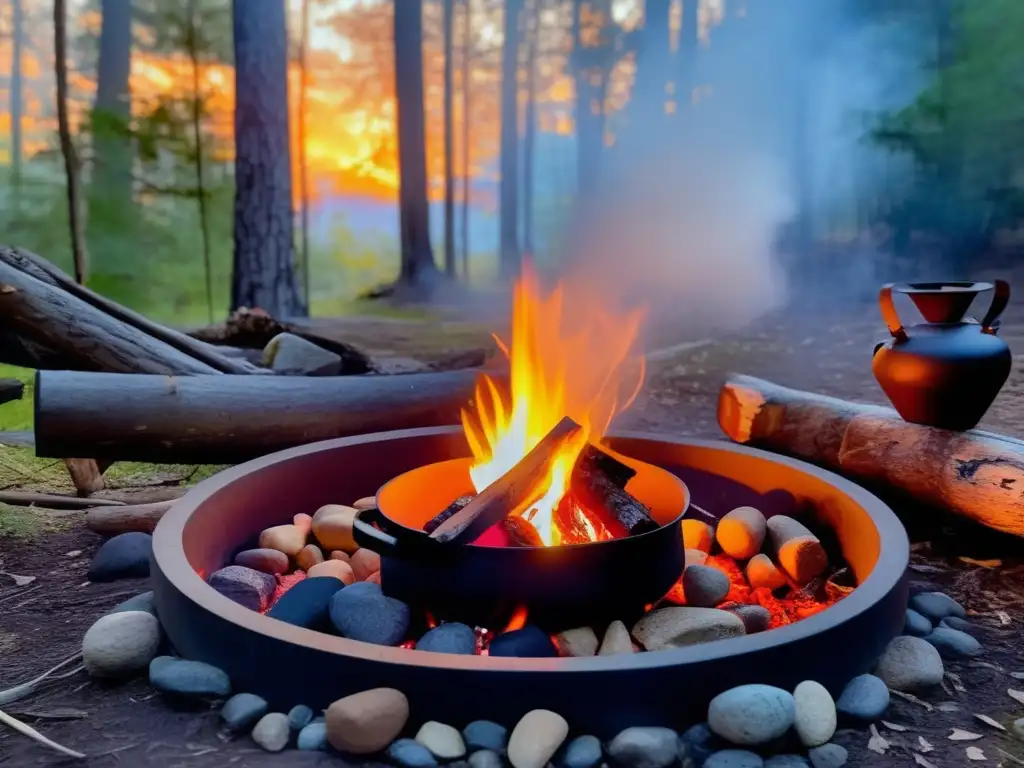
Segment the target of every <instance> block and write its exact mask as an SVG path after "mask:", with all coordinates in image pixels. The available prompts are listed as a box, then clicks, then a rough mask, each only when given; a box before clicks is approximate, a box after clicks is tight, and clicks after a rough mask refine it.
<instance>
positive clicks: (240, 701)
mask: <svg viewBox="0 0 1024 768" xmlns="http://www.w3.org/2000/svg"><path fill="white" fill-rule="evenodd" d="M269 709H270V705H268V704H267V702H266V700H264V699H263V698H261V697H259V696H257V695H256V694H254V693H236V694H235V695H234V696H232V697H231V698H230V699H228V700H227V701H225V702H224V707H223V708H222V709H221V711H220V719H221V720H223V721H224V725H225V726H227V728H228V730H231V731H247V730H249V729H250V728H252V727H253V726H254V725H256V723H257V722H258V721H259V719H260V718H261V717H263V716H264V715H265V714H267V710H269Z"/></svg>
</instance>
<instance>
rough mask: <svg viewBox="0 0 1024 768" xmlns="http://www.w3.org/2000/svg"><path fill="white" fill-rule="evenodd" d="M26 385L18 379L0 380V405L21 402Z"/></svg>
mask: <svg viewBox="0 0 1024 768" xmlns="http://www.w3.org/2000/svg"><path fill="white" fill-rule="evenodd" d="M24 393H25V385H24V384H22V383H21V382H20V381H18V379H0V404H2V403H10V402H12V401H14V400H21V396H22V395H23V394H24Z"/></svg>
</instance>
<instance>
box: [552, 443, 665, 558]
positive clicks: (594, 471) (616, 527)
mask: <svg viewBox="0 0 1024 768" xmlns="http://www.w3.org/2000/svg"><path fill="white" fill-rule="evenodd" d="M634 474H636V473H635V471H634V470H633V469H632V468H631V467H629V466H627V465H626V464H623V463H622V462H620V461H619V460H618V459H616V458H615V457H613V456H610V455H609V454H607V453H605V452H603V451H601V450H599V449H598V448H594V447H593V446H588V450H584V451H583V452H581V453H580V457H579V459H578V460H577V462H576V466H575V467H574V468H573V471H572V477H571V479H570V483H569V485H570V490H571V492H572V495H573V496H574V497H575V498H576V501H577V503H578V504H579V506H580V507H582V508H583V509H584V510H586V512H587V513H589V515H590V516H592V517H594V518H596V519H597V520H598V521H599V522H600V523H601V525H602V526H604V528H606V529H607V531H608V533H609V534H611V536H612V538H621V537H623V536H636V535H638V534H641V533H645V532H647V531H653V530H655V529H657V528H658V523H657V522H656V521H655V520H654V518H653V517H651V513H650V510H648V509H647V507H645V506H644V505H643V504H641V503H640V502H639V501H638V500H637V499H636V498H635V497H634V496H632V495H631V494H630V493H629V492H628V491H626V489H625V485H626V483H627V482H628V481H629V479H630V478H631V477H632V476H633V475H634Z"/></svg>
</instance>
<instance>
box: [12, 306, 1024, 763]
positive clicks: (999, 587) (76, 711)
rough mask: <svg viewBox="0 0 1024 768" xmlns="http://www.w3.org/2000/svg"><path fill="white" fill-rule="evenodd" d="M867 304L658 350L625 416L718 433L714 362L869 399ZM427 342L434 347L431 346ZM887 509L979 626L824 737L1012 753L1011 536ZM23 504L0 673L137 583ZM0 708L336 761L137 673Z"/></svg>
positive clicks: (1019, 427) (73, 739)
mask: <svg viewBox="0 0 1024 768" xmlns="http://www.w3.org/2000/svg"><path fill="white" fill-rule="evenodd" d="M876 318H877V310H875V308H874V307H868V306H865V307H863V309H862V311H861V310H857V311H847V312H844V313H843V314H841V315H840V314H834V313H833V314H830V315H820V316H817V317H815V318H813V322H811V323H809V322H808V319H807V318H806V317H800V318H796V317H793V316H780V317H778V318H776V319H773V320H770V321H768V322H765V323H761V324H759V325H758V326H757V327H755V328H753V329H749V330H747V331H744V332H741V333H737V334H732V335H730V336H728V337H722V338H717V339H715V340H714V341H712V342H711V343H708V344H706V345H702V346H699V347H695V348H689V349H682V350H678V351H676V352H669V353H667V354H665V355H663V356H662V357H661V359H658V360H657V361H656V362H654V363H652V364H651V367H650V371H649V376H648V385H647V387H646V391H645V393H644V394H643V395H642V397H641V398H640V400H639V401H638V402H637V403H636V404H635V406H634V408H633V409H632V410H631V411H630V412H629V413H628V414H627V415H626V417H624V418H623V420H622V427H624V428H643V429H646V430H650V431H655V432H664V433H671V434H680V435H689V436H699V437H706V438H720V437H721V435H720V432H719V430H718V427H717V425H716V423H715V403H716V397H717V393H718V389H719V386H720V384H721V382H722V380H723V378H724V377H725V375H726V374H728V373H729V372H733V371H735V372H742V373H749V374H753V375H758V376H763V377H765V378H768V379H771V380H773V381H776V382H778V383H782V384H786V385H789V386H795V387H799V388H802V389H809V390H814V391H818V392H821V393H824V394H829V395H835V396H839V397H845V398H849V399H857V400H863V401H870V402H882V400H883V398H882V394H881V392H880V390H879V389H878V388H877V386H876V385H875V383H874V381H873V379H872V377H871V373H870V355H871V349H872V344H873V342H874V341H875V340H877V339H879V338H881V331H882V330H883V329H882V328H881V325H880V323H879V322H878V321H877V319H876ZM377 325H378V327H376V329H374V324H372V323H369V324H366V325H365V326H363V327H361V328H360V329H359V333H360V339H359V340H360V342H362V343H363V344H364V345H366V346H371V347H374V346H376V347H377V348H382V349H390V350H393V351H394V352H395V353H397V354H403V355H414V354H415V352H416V350H417V348H418V346H419V345H421V344H422V343H423V341H422V340H423V336H422V334H423V331H421V330H417V329H416V327H415V324H412V323H404V324H403V323H400V322H395V323H384V324H377ZM380 325H383V326H384V330H383V331H381V330H380V328H379V326H380ZM808 328H813V330H808ZM389 334H390V335H389ZM1002 334H1003V336H1004V337H1005V338H1006V339H1007V340H1008V342H1009V343H1010V345H1011V348H1012V349H1013V350H1014V352H1015V356H1016V358H1017V359H1018V360H1019V359H1020V358H1021V357H1024V311H1020V312H1018V313H1017V314H1016V316H1012V317H1010V318H1009V319H1008V320H1007V322H1006V323H1005V325H1004V330H1003V332H1002ZM480 337H481V334H480V330H479V329H478V328H473V329H470V330H468V331H467V332H466V333H465V334H464V336H463V337H460V338H459V339H458V340H457V341H456V342H455V343H454V344H449V345H448V346H455V347H458V346H459V345H463V346H467V345H475V344H478V343H479V339H480ZM665 340H666V343H665V345H664V347H667V348H671V347H672V346H674V345H675V344H677V343H681V342H686V341H689V340H692V339H688V338H687V336H686V334H683V333H680V334H678V337H677V339H676V340H675V341H673V340H672V339H670V338H667V337H666V339H665ZM669 342H671V343H669ZM432 344H433V346H431V350H432V353H433V351H436V350H437V349H439V346H438V345H437V343H436V342H432ZM1021 392H1024V366H1020V365H1019V363H1018V368H1017V370H1016V371H1015V372H1014V374H1013V375H1012V377H1011V380H1010V382H1009V383H1008V384H1007V386H1006V388H1005V389H1004V390H1003V392H1002V394H1001V395H1000V397H999V399H998V401H997V402H996V404H995V405H994V406H993V408H992V409H991V411H990V413H989V414H988V416H987V418H986V419H985V422H984V423H983V425H982V426H984V427H985V428H987V429H991V430H996V431H1000V432H1003V433H1006V434H1010V435H1013V436H1015V437H1019V438H1024V407H1022V406H1021V399H1020V395H1021ZM0 450H3V449H0ZM2 458H3V457H2V456H0V460H2ZM57 474H59V473H57V472H56V471H55V470H53V468H52V467H51V468H50V470H49V471H48V473H47V476H48V477H50V478H52V481H51V482H49V483H48V484H49V485H51V486H52V485H53V484H54V483H56V482H57V480H56V477H57ZM121 477H122V479H121V482H123V483H124V484H125V485H134V486H138V485H147V484H152V483H153V482H157V483H163V484H170V485H173V484H175V483H177V482H182V481H186V480H187V479H188V477H189V474H188V472H186V471H185V470H182V469H175V470H168V471H167V472H165V473H164V474H163V475H162V476H160V477H157V478H152V477H147V476H136V477H133V476H130V475H129V476H127V477H125V476H121ZM25 484H26V485H28V486H32V487H38V486H39V481H38V480H37V479H33V478H26V479H25ZM44 484H46V483H44ZM897 512H898V513H900V514H901V517H904V518H905V521H906V523H907V526H908V530H909V531H910V533H911V538H912V541H913V542H914V543H913V565H912V569H913V578H914V580H915V586H916V587H918V588H922V589H941V590H944V591H947V592H949V593H950V594H951V595H953V596H955V597H957V598H958V599H960V600H961V601H962V602H963V603H964V605H965V606H966V607H967V608H968V611H969V613H970V614H971V619H972V621H973V622H974V623H975V625H976V626H977V627H978V636H979V639H980V640H981V641H982V643H983V645H984V647H985V654H984V655H983V656H982V657H980V659H979V660H975V661H971V662H950V663H947V665H946V668H947V672H948V675H947V680H946V684H945V686H944V689H945V690H943V691H939V692H937V693H936V694H935V695H932V696H930V697H928V698H927V701H913V700H906V699H902V698H894V700H893V703H892V706H891V707H890V709H889V712H888V713H887V715H886V718H885V720H886V723H887V724H886V725H881V724H880V725H879V734H880V739H874V740H872V741H873V744H872V746H874V747H875V749H876V750H882V752H883V753H884V754H880V753H878V751H872V750H871V749H869V740H871V733H869V731H867V730H862V729H859V730H843V731H841V732H840V733H839V734H838V735H837V737H836V739H835V740H836V741H837V742H838V743H840V744H842V745H844V746H845V747H847V748H848V749H849V750H850V763H849V765H851V766H856V767H858V768H859V767H861V766H863V767H864V768H874V767H875V766H913V765H920V766H924V768H928V766H935V767H936V768H952V767H953V766H963V765H969V764H974V761H973V760H972V759H971V757H970V756H969V755H968V753H967V751H966V750H967V747H977V748H979V749H980V750H982V754H983V755H984V758H985V761H984V762H981V761H978V762H977V764H978V765H982V766H985V765H987V766H997V765H1004V766H1010V765H1024V742H1021V741H1018V740H1016V739H1015V738H1014V737H1013V736H1011V735H1009V734H1007V733H1004V732H1001V731H998V730H997V729H996V728H994V727H992V726H990V725H987V724H985V723H983V722H981V721H980V720H978V719H977V718H976V717H975V716H976V715H985V716H988V717H990V718H993V719H994V720H996V721H997V722H999V723H1002V724H1003V725H1004V726H1006V727H1007V728H1010V727H1011V724H1012V722H1013V720H1014V719H1016V718H1019V717H1022V716H1024V704H1022V703H1019V702H1017V701H1015V700H1014V699H1013V698H1012V697H1011V695H1010V694H1008V693H1007V690H1008V689H1018V690H1024V680H1022V679H1017V678H1015V677H1013V676H1012V675H1011V673H1014V672H1017V673H1024V655H1022V648H1021V642H1022V639H1024V635H1022V633H1021V625H1022V622H1024V557H1022V556H1024V546H1022V545H1021V542H1020V541H1018V540H1010V539H1008V538H1007V537H1002V536H998V535H994V534H990V533H988V532H985V531H981V530H979V529H978V528H977V527H975V526H973V525H971V524H969V523H966V522H965V521H960V520H953V519H949V518H947V517H945V516H942V515H938V514H929V515H922V514H920V513H911V512H910V511H909V510H906V509H902V508H897ZM20 514H22V515H29V516H30V518H29V519H28V520H27V521H25V525H23V526H21V527H19V526H13V527H12V526H9V525H8V526H4V528H3V529H2V530H4V531H5V533H0V571H2V572H3V573H5V574H17V575H21V576H34V577H36V578H35V580H34V581H33V582H32V583H31V584H27V585H25V586H16V585H15V584H14V583H13V581H12V579H11V578H10V577H8V576H3V575H0V689H5V688H10V687H12V686H14V685H16V684H18V683H21V682H24V681H26V680H29V679H31V678H32V677H34V676H35V675H38V674H40V673H42V672H43V671H45V670H47V669H49V668H50V667H52V666H54V665H55V664H57V663H59V662H60V661H62V660H64V659H65V658H67V657H68V656H70V655H71V654H73V653H75V652H76V651H77V650H78V649H79V647H80V642H81V637H82V634H83V633H84V632H85V630H86V629H87V628H88V627H89V625H90V624H91V623H92V622H93V621H94V620H95V619H96V618H98V617H99V616H101V615H102V614H103V613H104V612H105V611H107V610H108V609H109V608H111V607H113V606H114V605H116V604H117V603H119V602H120V601H122V600H124V599H126V598H127V597H129V596H131V595H134V594H136V593H138V592H140V591H143V590H144V589H146V584H145V582H144V580H143V581H121V582H117V583H115V584H110V585H99V584H89V583H88V582H87V581H86V578H85V572H86V569H87V567H88V563H89V560H90V557H91V555H92V554H93V553H94V552H95V550H96V548H97V547H98V546H99V544H100V543H101V539H100V537H99V536H96V535H95V534H92V533H90V532H89V531H87V530H86V529H85V527H84V525H82V524H81V522H80V520H79V516H80V513H65V514H63V515H61V516H59V517H58V518H47V519H44V520H40V519H39V518H38V516H35V517H32V515H33V513H20ZM1022 677H1024V674H1022ZM7 711H8V712H9V714H12V715H15V716H17V717H19V718H21V719H22V720H24V721H25V722H27V723H29V724H30V725H32V726H33V727H36V728H37V729H39V730H40V731H42V732H44V733H45V734H46V735H47V736H49V737H51V738H53V739H54V740H56V741H58V742H60V743H62V744H64V745H66V746H68V747H71V748H73V749H76V750H80V751H83V752H85V753H87V754H88V755H89V758H88V759H87V760H86V761H85V763H84V764H85V765H88V766H90V767H94V768H107V767H109V766H132V767H134V766H140V767H141V766H161V768H173V767H174V766H189V767H190V768H191V767H192V766H196V767H198V768H206V767H210V768H213V766H224V765H238V766H289V767H291V766H295V767H296V768H298V767H300V766H315V765H337V764H340V762H341V761H340V759H339V758H337V757H334V756H329V755H323V754H306V753H300V752H296V751H289V752H286V753H283V754H280V755H268V754H266V753H263V752H262V751H260V750H259V749H258V748H256V747H255V745H254V744H253V743H252V742H251V741H250V740H249V739H248V738H246V737H240V738H237V739H234V740H228V739H226V738H225V737H223V736H221V735H220V734H219V733H218V728H217V718H216V716H215V714H214V713H213V712H210V711H189V712H180V711H173V710H171V709H169V708H168V707H167V706H166V704H165V703H164V702H163V701H162V700H161V699H160V698H159V697H158V696H157V695H156V694H155V693H154V692H153V691H152V690H151V689H150V688H149V687H148V685H147V684H146V683H145V682H144V681H141V680H140V681H135V682H131V683H127V684H123V685H116V686H106V685H100V684H98V683H96V682H93V681H91V680H89V679H88V678H87V677H86V676H85V675H84V674H83V673H78V674H77V675H74V676H71V677H69V678H66V679H62V680H59V681H57V682H56V683H54V684H53V685H51V686H47V687H45V688H44V689H43V690H42V691H41V692H39V693H37V694H35V695H32V696H30V697H27V698H25V699H22V700H21V701H18V702H17V703H15V704H12V705H10V706H9V707H8V709H7ZM954 728H959V729H963V730H966V731H970V732H972V733H975V734H979V735H980V736H981V738H979V739H977V740H974V741H952V740H950V739H949V738H948V736H949V735H950V733H951V731H952V729H954ZM882 740H884V742H885V743H886V746H885V748H884V749H883V748H882V747H881V746H880V745H881V743H882ZM975 758H977V755H976V754H975ZM64 764H68V765H71V764H75V761H73V760H68V759H63V758H60V757H58V756H56V755H55V753H53V752H51V751H49V750H46V749H44V748H43V747H41V746H39V745H37V744H35V743H34V742H31V741H30V740H28V739H27V738H25V737H23V736H20V735H18V734H15V733H14V732H13V731H11V730H10V729H7V728H2V727H0V765H5V766H6V765H10V766H19V768H20V767H21V766H25V767H26V768H28V767H29V766H51V765H54V766H56V765H64ZM78 764H81V763H78Z"/></svg>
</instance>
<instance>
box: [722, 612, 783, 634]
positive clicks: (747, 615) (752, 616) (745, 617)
mask: <svg viewBox="0 0 1024 768" xmlns="http://www.w3.org/2000/svg"><path fill="white" fill-rule="evenodd" d="M728 610H729V613H734V614H736V615H737V616H739V617H740V621H742V622H743V629H744V630H746V633H747V634H748V635H753V634H756V633H757V632H764V631H765V630H766V629H768V627H769V626H771V621H772V614H771V611H769V610H768V609H767V608H765V607H764V606H763V605H747V604H743V605H737V606H734V607H732V608H729V609H728Z"/></svg>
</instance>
